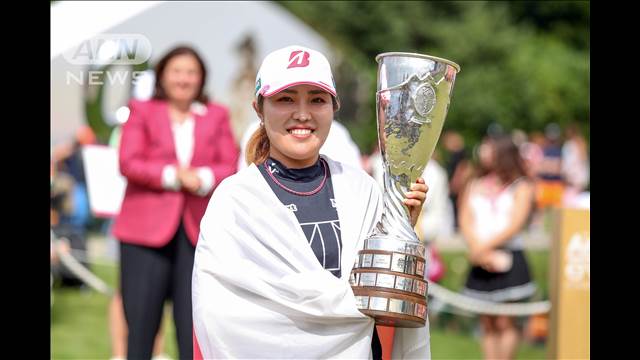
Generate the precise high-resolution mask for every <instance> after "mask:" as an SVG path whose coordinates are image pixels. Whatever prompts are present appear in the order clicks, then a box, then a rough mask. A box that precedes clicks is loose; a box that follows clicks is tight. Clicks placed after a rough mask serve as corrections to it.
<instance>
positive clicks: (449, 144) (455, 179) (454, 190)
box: [442, 130, 473, 229]
mask: <svg viewBox="0 0 640 360" xmlns="http://www.w3.org/2000/svg"><path fill="white" fill-rule="evenodd" d="M442 146H443V147H444V149H445V150H446V151H447V152H448V161H447V162H446V164H445V168H446V170H447V175H448V176H449V198H450V199H451V204H452V205H453V220H454V227H455V228H456V229H457V228H458V197H459V196H460V193H461V192H462V190H463V189H464V187H465V186H466V183H467V181H469V178H470V177H471V175H472V174H473V167H472V166H471V162H470V161H469V156H468V155H467V152H466V149H465V146H464V138H463V137H462V135H460V133H458V132H457V131H455V130H447V131H445V132H444V134H443V135H442Z"/></svg>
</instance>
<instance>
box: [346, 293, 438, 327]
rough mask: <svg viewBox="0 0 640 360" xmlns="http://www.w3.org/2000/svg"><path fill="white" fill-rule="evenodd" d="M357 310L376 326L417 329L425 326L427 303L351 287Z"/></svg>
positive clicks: (402, 296) (423, 299)
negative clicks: (374, 322)
mask: <svg viewBox="0 0 640 360" xmlns="http://www.w3.org/2000/svg"><path fill="white" fill-rule="evenodd" d="M352 289H353V294H354V295H355V297H356V302H357V306H358V310H360V312H362V313H363V314H365V315H368V316H371V317H372V318H374V319H375V321H376V325H384V326H393V327H406V328H419V327H423V326H425V323H426V318H427V301H426V298H425V297H421V296H414V295H410V296H408V295H402V294H398V293H394V292H389V291H380V290H372V289H365V288H360V287H352Z"/></svg>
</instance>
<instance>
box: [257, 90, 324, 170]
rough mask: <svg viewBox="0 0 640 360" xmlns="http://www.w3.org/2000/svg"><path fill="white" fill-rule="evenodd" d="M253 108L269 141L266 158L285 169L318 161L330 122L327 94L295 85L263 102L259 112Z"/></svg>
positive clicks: (300, 166)
mask: <svg viewBox="0 0 640 360" xmlns="http://www.w3.org/2000/svg"><path fill="white" fill-rule="evenodd" d="M253 104H254V109H255V110H256V113H257V114H258V117H260V119H261V120H262V121H263V122H264V127H265V130H266V133H267V137H268V138H269V142H270V151H269V156H271V157H272V158H274V159H276V160H278V161H280V162H281V163H283V164H284V165H285V166H286V167H288V168H303V167H308V166H311V165H313V164H314V163H315V162H316V161H317V160H318V156H319V154H320V148H321V147H322V145H323V144H324V142H325V140H326V139H327V136H328V135H329V129H330V128H331V122H332V121H333V102H332V96H331V94H329V93H328V92H326V91H324V90H322V89H321V88H319V87H317V86H313V85H296V86H292V87H289V88H287V89H285V90H282V91H280V92H279V93H277V94H274V95H272V96H269V97H267V98H264V103H263V106H262V109H259V107H258V105H257V103H256V102H255V101H254V103H253Z"/></svg>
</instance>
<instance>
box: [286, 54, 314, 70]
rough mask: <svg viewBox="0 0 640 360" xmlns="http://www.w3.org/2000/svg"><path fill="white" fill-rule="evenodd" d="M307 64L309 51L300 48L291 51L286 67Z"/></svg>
mask: <svg viewBox="0 0 640 360" xmlns="http://www.w3.org/2000/svg"><path fill="white" fill-rule="evenodd" d="M308 65H309V53H308V52H306V51H302V50H296V51H292V52H291V55H290V56H289V66H287V69H291V68H294V67H305V66H308Z"/></svg>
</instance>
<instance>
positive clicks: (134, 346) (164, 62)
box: [113, 47, 238, 359]
mask: <svg viewBox="0 0 640 360" xmlns="http://www.w3.org/2000/svg"><path fill="white" fill-rule="evenodd" d="M155 71H156V74H157V81H156V85H155V91H154V95H153V98H152V99H151V100H149V101H136V100H132V101H131V102H130V105H129V108H130V110H131V114H130V116H129V120H128V121H127V123H126V124H125V125H124V127H123V130H122V139H121V142H120V171H121V172H122V174H123V175H124V176H125V177H126V178H127V190H126V193H125V197H124V200H123V203H122V207H121V210H120V214H119V215H118V217H117V218H116V220H115V224H114V229H113V232H114V235H115V236H116V237H117V238H118V239H119V240H120V243H121V247H120V266H121V268H120V280H121V290H122V300H123V304H124V311H125V317H126V319H127V324H128V345H127V353H128V354H127V358H128V359H150V358H151V353H152V348H153V342H154V338H155V335H156V333H157V330H158V326H159V324H160V320H161V318H162V312H163V306H164V301H165V299H167V298H171V299H172V300H173V317H174V322H175V325H176V334H177V338H178V348H179V352H180V358H181V359H192V358H193V346H192V314H191V272H192V268H193V258H194V251H195V245H196V242H197V241H198V232H199V228H200V220H201V218H202V216H203V214H204V212H205V209H206V207H207V204H208V202H209V198H210V197H211V194H212V193H213V190H214V189H215V187H216V184H218V183H220V181H222V179H224V178H226V177H227V176H229V175H232V174H233V173H235V171H236V164H237V158H238V147H237V145H236V143H235V141H234V138H233V135H232V132H231V128H230V124H229V114H228V111H227V109H226V108H224V107H222V106H220V105H218V104H215V103H210V102H208V100H207V97H206V95H205V94H204V85H205V80H206V69H205V66H204V63H203V61H202V59H201V58H200V56H199V55H198V54H197V53H196V52H195V51H194V50H193V49H191V48H189V47H178V48H175V49H173V50H171V51H170V52H169V53H168V54H166V55H165V56H164V57H163V58H162V59H161V60H160V61H159V63H158V64H157V65H156V69H155Z"/></svg>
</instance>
